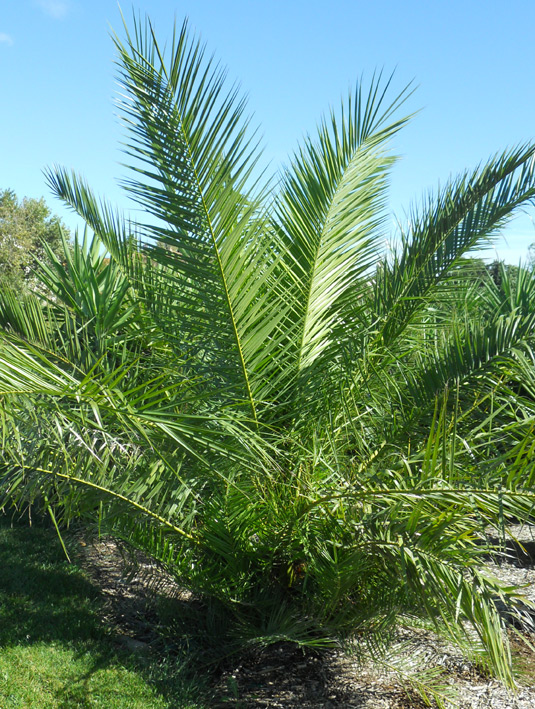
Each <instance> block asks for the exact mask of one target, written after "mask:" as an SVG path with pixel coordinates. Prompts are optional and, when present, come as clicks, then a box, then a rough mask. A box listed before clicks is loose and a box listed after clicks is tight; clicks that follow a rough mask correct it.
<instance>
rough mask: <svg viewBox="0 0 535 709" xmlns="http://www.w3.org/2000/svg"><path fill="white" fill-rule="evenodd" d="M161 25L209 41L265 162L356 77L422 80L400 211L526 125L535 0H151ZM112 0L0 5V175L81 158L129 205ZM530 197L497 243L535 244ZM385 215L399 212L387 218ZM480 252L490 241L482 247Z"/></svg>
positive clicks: (403, 151) (308, 127)
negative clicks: (258, 136) (234, 86)
mask: <svg viewBox="0 0 535 709" xmlns="http://www.w3.org/2000/svg"><path fill="white" fill-rule="evenodd" d="M121 5H122V8H123V12H124V13H125V15H126V17H127V18H130V16H131V12H132V7H133V8H134V9H135V10H136V11H140V12H141V13H142V14H145V13H147V14H149V15H150V17H151V18H152V19H153V21H154V24H155V26H156V30H157V33H158V35H159V37H160V38H161V39H162V42H163V41H164V39H165V38H166V37H169V36H170V34H171V29H172V23H173V21H174V18H175V17H176V18H177V20H178V21H179V22H181V21H182V19H183V18H184V17H185V16H186V15H187V16H188V17H189V19H190V23H191V26H192V27H193V28H195V29H196V30H197V31H198V32H199V33H200V35H201V36H202V38H203V40H204V41H205V42H206V44H207V45H208V48H209V50H210V51H213V52H214V53H215V54H216V56H217V57H218V58H219V59H220V60H221V61H222V63H223V64H224V65H226V66H227V67H228V70H229V76H230V78H232V79H237V80H239V81H240V83H241V86H242V89H243V91H244V92H245V93H247V94H248V96H249V107H250V111H251V112H252V113H253V114H254V119H253V122H256V123H257V124H259V125H260V126H261V132H262V134H263V136H264V141H263V142H264V145H265V157H266V160H267V161H270V165H271V168H272V170H273V172H275V171H276V170H277V168H278V167H280V166H281V165H282V164H283V163H284V162H285V160H286V158H287V156H288V155H289V154H291V152H292V151H293V150H294V149H295V147H296V146H297V143H298V141H299V139H300V138H301V137H302V136H303V135H305V134H306V133H312V134H313V132H314V129H315V126H316V124H317V122H318V119H319V118H320V117H321V114H322V113H323V112H324V111H326V110H327V109H328V107H329V106H330V105H337V104H338V102H339V100H340V97H341V96H342V95H345V94H346V93H347V90H348V88H349V87H351V86H353V85H354V83H355V81H356V80H357V79H358V78H359V77H361V76H364V77H365V78H366V77H368V78H369V77H370V76H371V75H372V73H373V71H374V70H376V69H381V68H382V69H384V71H385V72H387V73H390V72H391V71H393V70H395V79H394V85H395V87H396V88H397V89H399V90H401V89H402V88H403V87H404V86H405V84H407V83H408V82H409V81H411V80H414V82H415V84H416V86H417V90H416V92H415V94H414V95H413V96H412V97H411V99H410V100H409V102H408V104H407V110H408V111H410V112H412V111H418V110H419V113H418V115H416V117H415V118H414V119H413V121H412V122H411V124H410V125H409V126H408V127H407V128H405V129H404V131H403V132H402V133H400V134H399V135H398V136H397V138H396V141H395V143H394V146H393V147H394V151H395V152H396V153H397V154H398V155H400V156H401V160H400V162H399V163H398V165H397V166H396V167H395V169H394V172H393V177H392V193H391V194H392V199H391V206H392V210H393V212H395V213H396V215H397V216H398V217H399V218H401V219H403V215H404V212H405V211H406V210H407V208H408V207H409V206H410V205H411V203H414V202H415V201H417V200H418V199H419V198H420V197H421V196H422V195H423V194H424V193H426V192H427V191H429V190H430V189H434V188H436V187H437V186H438V184H439V183H441V184H443V183H444V182H445V181H446V180H447V179H448V178H449V177H450V176H452V175H455V174H457V173H458V172H460V171H462V170H463V169H464V168H467V167H471V168H472V167H475V166H476V165H477V164H478V163H480V162H482V161H485V160H486V159H487V158H488V157H489V156H490V155H492V154H494V153H496V152H498V151H501V150H503V149H505V148H507V147H510V146H512V145H515V144H516V143H519V142H526V141H530V140H534V139H535V85H534V84H535V76H534V73H533V60H532V53H533V28H534V27H535V2H534V1H533V0H509V2H507V3H504V2H503V1H499V2H498V1H497V0H487V1H486V2H482V1H481V0H449V1H448V2H446V1H445V0H434V2H430V1H429V0H427V1H424V0H376V1H375V2H374V3H370V2H361V1H360V0H354V1H352V2H351V1H350V0H338V1H337V0H330V2H326V1H324V0H322V1H320V0H308V1H304V0H293V1H292V0H286V2H284V1H283V0H185V1H183V2H179V1H177V2H169V1H166V0H152V1H151V2H149V1H148V0H146V2H145V3H137V4H134V5H133V6H132V5H130V4H127V3H125V2H123V3H121ZM111 28H113V29H114V30H115V31H116V32H117V33H118V34H119V36H121V35H122V32H123V30H122V21H121V16H120V12H119V8H118V5H117V3H116V2H115V1H114V0H91V1H90V0H2V2H1V8H0V77H1V79H0V86H1V96H2V100H1V101H0V126H1V131H0V188H5V187H10V188H12V189H14V190H15V191H16V192H17V194H18V195H19V196H21V197H22V196H24V195H26V196H31V197H40V196H44V197H45V199H46V200H47V202H48V203H49V205H50V206H51V208H52V210H53V211H54V212H56V213H58V214H60V215H61V216H62V217H63V218H64V220H65V221H66V222H67V223H68V224H69V225H71V226H73V225H75V223H76V222H75V220H74V218H73V217H72V215H71V214H70V213H69V212H68V211H66V210H65V209H64V208H63V207H62V205H61V203H60V202H58V201H57V200H56V199H55V198H53V197H52V196H51V194H50V193H49V191H48V188H47V186H46V183H45V180H44V177H43V172H42V171H43V169H44V168H45V167H46V166H50V165H52V164H54V163H57V164H60V165H64V166H66V167H69V168H71V167H72V168H75V169H76V170H77V171H78V172H80V173H81V174H83V175H84V176H85V177H86V178H87V180H88V181H89V183H90V184H91V185H92V187H93V189H94V190H95V191H97V192H98V193H101V194H104V195H106V196H107V197H108V198H109V199H111V200H112V201H113V202H115V203H116V204H118V205H119V206H120V207H123V208H125V209H127V208H128V206H129V204H128V201H127V200H126V199H125V197H124V196H123V194H122V193H121V191H120V190H119V188H118V187H117V184H116V179H117V178H119V177H121V175H124V174H125V171H124V169H123V168H122V167H121V166H120V162H121V161H122V160H123V156H122V154H121V151H120V141H121V139H122V136H123V133H122V129H121V127H120V124H119V120H118V118H117V111H116V109H115V106H114V97H115V95H116V91H117V85H116V82H115V67H114V48H113V43H112V41H111V39H110V36H109V34H110V31H111ZM534 220H535V208H531V209H530V210H529V212H528V213H526V214H524V215H522V216H520V217H518V218H517V219H516V220H515V222H514V223H513V224H512V225H510V226H509V227H508V229H507V231H506V233H505V237H506V241H503V240H502V241H500V242H499V243H498V244H497V252H498V255H499V257H501V258H504V259H506V260H507V261H509V262H512V263H518V261H519V259H520V258H525V257H526V255H527V248H528V246H529V244H531V243H533V242H535V226H534ZM392 221H393V220H392ZM488 255H489V257H492V256H493V255H494V252H492V251H491V252H489V254H488Z"/></svg>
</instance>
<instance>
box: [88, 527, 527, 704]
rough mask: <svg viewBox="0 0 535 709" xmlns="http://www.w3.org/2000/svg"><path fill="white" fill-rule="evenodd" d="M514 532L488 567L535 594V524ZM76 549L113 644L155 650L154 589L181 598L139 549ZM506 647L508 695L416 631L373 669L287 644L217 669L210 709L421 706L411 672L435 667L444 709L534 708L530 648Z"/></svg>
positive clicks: (337, 654) (102, 543)
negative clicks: (508, 546) (515, 674)
mask: <svg viewBox="0 0 535 709" xmlns="http://www.w3.org/2000/svg"><path fill="white" fill-rule="evenodd" d="M522 535H523V536H522ZM517 537H518V538H520V539H521V540H523V544H522V548H517V547H514V548H513V552H515V553H512V554H511V557H510V560H509V563H507V564H501V565H499V566H498V565H496V564H492V563H490V564H489V566H490V567H491V570H492V571H493V573H494V574H495V575H498V576H501V577H502V578H504V580H506V581H507V582H508V583H516V584H527V587H526V596H527V597H528V598H530V600H534V601H535V564H534V558H533V557H532V553H531V552H532V551H533V553H534V554H535V541H534V534H533V530H532V529H531V528H529V529H527V530H526V529H520V530H517ZM78 549H79V551H78V553H77V561H78V563H79V564H81V565H82V566H83V567H84V568H85V569H86V571H87V573H88V574H89V576H90V578H91V579H92V581H93V582H94V583H95V584H96V585H97V586H98V587H99V588H100V589H101V592H102V596H103V599H104V604H103V613H104V621H105V622H106V624H107V625H108V626H110V627H113V628H114V629H115V631H116V632H115V639H116V642H117V644H118V646H121V647H122V648H123V649H126V650H128V651H131V652H136V653H147V655H150V654H152V653H153V652H156V651H157V648H158V647H161V639H160V638H159V636H158V634H157V632H156V630H155V628H156V626H157V624H158V616H157V613H156V606H155V598H156V596H157V595H159V596H162V595H163V596H167V597H171V598H178V599H182V601H183V602H184V603H188V596H187V594H183V593H182V592H181V590H180V589H179V588H178V587H177V586H176V584H175V583H174V582H173V580H172V579H171V578H170V577H168V576H167V575H166V574H165V573H164V572H162V571H161V570H159V569H158V568H157V567H155V566H154V565H153V564H152V563H151V562H150V560H148V559H146V558H144V557H143V556H141V555H139V556H138V559H137V561H138V564H137V566H136V567H132V566H131V565H129V564H128V563H127V559H126V558H125V556H124V554H123V553H122V551H121V548H120V547H119V546H118V545H117V543H116V542H115V541H113V540H110V539H106V540H98V541H93V542H89V541H84V539H83V538H82V537H80V538H79V540H78ZM526 550H527V551H526ZM517 552H518V553H517ZM532 642H533V638H532ZM513 646H514V650H515V656H516V658H517V662H518V664H520V666H522V667H523V668H524V670H525V677H524V679H523V680H522V686H520V687H519V690H518V692H517V693H516V695H515V696H512V695H510V694H509V693H508V692H506V690H505V689H504V688H503V687H502V686H501V685H500V684H499V683H497V682H496V681H495V680H493V679H491V678H488V677H486V676H484V675H482V674H481V673H480V672H479V671H478V670H477V668H476V667H474V666H473V665H472V664H471V663H470V662H468V661H466V659H465V658H463V657H462V656H461V655H460V654H459V653H458V652H456V651H455V649H453V648H451V647H446V646H444V645H443V644H441V643H440V642H438V640H437V638H436V637H434V636H433V635H432V634H431V633H429V632H424V631H422V632H421V633H420V632H419V633H418V634H415V633H408V634H406V635H405V636H404V637H401V638H400V643H399V646H398V651H397V654H396V651H394V653H393V655H392V658H391V664H390V666H387V665H385V666H377V665H374V664H373V663H372V662H370V661H368V662H365V663H362V661H358V660H357V659H356V658H355V657H353V656H351V655H348V654H346V653H344V652H342V651H340V650H327V651H322V652H321V653H319V652H316V653H314V652H311V651H307V652H303V651H302V650H301V649H299V648H297V647H295V646H294V645H290V644H284V643H281V644H279V645H274V646H272V647H270V648H268V649H266V650H264V651H262V652H256V653H251V654H249V655H246V656H244V657H241V658H239V660H235V661H234V662H231V661H228V662H227V665H226V666H225V667H224V669H222V670H220V671H219V672H218V673H217V674H216V675H214V678H213V700H212V702H211V704H210V706H213V707H215V708H216V709H223V708H227V707H236V708H237V709H248V708H249V707H255V708H258V709H262V708H263V707H265V708H266V709H268V708H269V709H274V708H275V707H284V708H288V709H290V708H294V707H295V708H297V707H299V708H300V709H313V708H318V709H321V708H325V709H341V708H344V709H346V708H347V709H351V708H353V707H354V708H358V709H420V708H421V707H425V706H429V705H426V704H425V703H424V702H423V701H422V699H421V698H420V697H419V696H418V694H417V693H416V692H415V690H414V683H415V682H417V678H418V674H417V673H418V672H421V671H427V672H438V673H440V675H441V677H440V681H441V683H442V684H443V685H444V687H445V688H446V689H447V688H450V689H452V688H453V689H454V690H455V691H456V692H457V699H456V701H455V702H451V703H449V702H447V706H448V707H450V706H451V707H454V706H458V707H460V708H461V709H534V708H535V653H534V652H533V651H532V650H530V649H529V648H528V647H527V646H526V645H525V644H524V643H521V642H518V641H515V642H514V643H513ZM155 657H156V655H155ZM396 668H397V669H396ZM400 668H401V672H400V671H399V670H400ZM532 685H533V686H532ZM431 706H433V703H431ZM177 709H178V708H177Z"/></svg>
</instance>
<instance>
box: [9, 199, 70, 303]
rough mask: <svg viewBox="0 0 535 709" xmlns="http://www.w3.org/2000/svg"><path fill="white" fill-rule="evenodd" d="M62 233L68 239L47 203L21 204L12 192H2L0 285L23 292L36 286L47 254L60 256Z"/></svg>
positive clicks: (67, 233) (29, 200)
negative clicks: (36, 273) (40, 263)
mask: <svg viewBox="0 0 535 709" xmlns="http://www.w3.org/2000/svg"><path fill="white" fill-rule="evenodd" d="M61 232H63V234H64V235H65V238H68V237H69V231H68V229H67V228H66V227H65V225H64V224H63V223H62V221H61V219H60V218H59V217H57V216H53V215H51V213H50V209H49V208H48V207H47V205H46V204H45V201H44V199H29V198H28V197H25V198H24V199H23V200H22V201H19V200H18V199H17V196H16V194H15V193H14V192H13V190H3V191H0V285H1V286H2V287H4V288H5V287H6V286H7V287H9V288H11V289H13V290H17V289H18V290H20V288H21V287H23V285H28V284H32V283H34V271H35V268H36V266H37V263H38V261H42V260H43V259H44V258H45V257H46V253H47V250H48V249H50V250H51V251H52V252H53V253H58V252H61V239H62V236H61Z"/></svg>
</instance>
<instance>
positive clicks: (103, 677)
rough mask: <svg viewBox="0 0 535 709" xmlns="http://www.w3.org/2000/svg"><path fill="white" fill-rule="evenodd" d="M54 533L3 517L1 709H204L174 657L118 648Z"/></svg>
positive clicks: (93, 593)
mask: <svg viewBox="0 0 535 709" xmlns="http://www.w3.org/2000/svg"><path fill="white" fill-rule="evenodd" d="M99 610H100V600H99V592H98V589H97V588H96V587H95V586H94V585H93V584H92V583H91V582H90V581H89V580H88V578H87V577H86V575H85V574H84V572H83V571H82V570H81V569H80V568H79V567H77V566H76V565H75V564H69V563H68V561H67V560H66V558H65V555H64V552H63V550H62V548H61V545H60V543H59V541H58V539H57V535H56V533H55V531H54V530H53V529H46V528H41V527H36V526H33V527H32V528H29V527H28V525H27V524H15V525H14V526H13V527H12V526H11V521H10V520H9V519H8V518H7V517H5V516H2V515H0V707H2V709H9V708H11V707H24V708H25V709H26V708H35V709H52V708H54V709H55V708H58V709H59V708H61V709H71V708H75V707H84V708H85V707H88V708H89V707H102V709H123V708H124V709H136V708H137V707H139V708H140V709H141V707H143V709H160V708H161V709H164V708H166V707H169V708H170V707H174V708H176V707H180V708H181V709H186V708H188V707H190V708H191V709H193V708H200V707H205V706H206V704H204V703H203V702H202V696H203V694H204V691H203V687H202V686H201V685H200V684H199V682H198V680H197V681H195V680H190V679H188V678H186V676H185V673H184V671H182V670H181V667H180V664H179V663H178V661H177V660H170V659H168V658H167V659H166V658H161V657H160V658H158V657H147V656H137V655H135V654H132V653H128V652H126V651H124V650H120V649H118V647H117V644H116V643H115V642H114V640H113V636H112V629H111V628H106V627H105V625H104V624H103V623H102V621H101V619H100V617H99Z"/></svg>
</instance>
